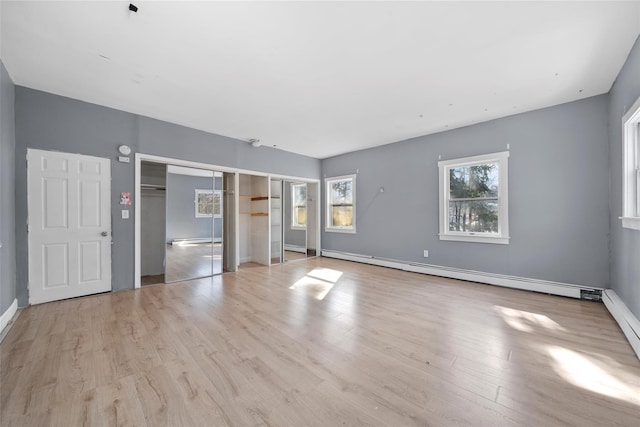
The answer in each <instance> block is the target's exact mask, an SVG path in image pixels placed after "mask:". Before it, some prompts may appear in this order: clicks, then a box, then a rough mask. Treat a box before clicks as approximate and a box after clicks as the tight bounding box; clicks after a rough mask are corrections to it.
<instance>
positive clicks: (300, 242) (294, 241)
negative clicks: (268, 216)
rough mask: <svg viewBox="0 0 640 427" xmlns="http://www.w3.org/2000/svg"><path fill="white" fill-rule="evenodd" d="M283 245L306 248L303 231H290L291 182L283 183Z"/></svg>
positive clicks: (305, 235)
mask: <svg viewBox="0 0 640 427" xmlns="http://www.w3.org/2000/svg"><path fill="white" fill-rule="evenodd" d="M282 200H283V209H284V211H283V212H284V224H283V227H284V244H285V245H293V246H300V247H302V248H306V247H307V232H306V231H305V230H292V229H291V204H292V203H293V200H291V181H285V182H284V198H283V199H282Z"/></svg>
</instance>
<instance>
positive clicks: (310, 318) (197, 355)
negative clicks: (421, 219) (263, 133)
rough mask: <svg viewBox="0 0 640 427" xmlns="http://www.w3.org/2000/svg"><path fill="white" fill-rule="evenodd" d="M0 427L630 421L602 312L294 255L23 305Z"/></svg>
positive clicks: (629, 374) (631, 390)
mask: <svg viewBox="0 0 640 427" xmlns="http://www.w3.org/2000/svg"><path fill="white" fill-rule="evenodd" d="M0 357H1V364H0V387H1V390H0V405H1V409H0V424H1V425H2V426H21V425H28V426H40V425H59V426H81V425H91V426H94V425H95V426H100V425H110V426H111V425H113V426H115V425H135V426H144V425H148V426H154V427H155V426H163V425H168V426H181V425H201V426H225V425H233V426H296V427H298V426H338V425H348V426H354V425H371V426H394V427H395V426H412V425H416V426H465V425H468V426H580V427H585V426H635V427H637V426H638V425H639V424H638V420H639V419H640V418H639V416H640V361H639V360H638V359H637V358H636V357H635V355H634V354H633V352H632V350H631V348H630V346H629V345H628V343H627V342H626V341H625V339H624V337H623V335H622V333H621V332H620V330H619V329H618V327H617V325H616V324H615V322H614V321H613V319H612V318H611V317H610V316H609V314H608V313H607V312H606V309H605V307H604V306H603V305H602V304H598V303H593V302H583V301H577V300H573V299H567V298H561V297H552V296H547V295H541V294H535V293H529V292H524V291H517V290H511V289H504V288H499V287H492V286H487V285H479V284H474V283H468V282H458V281H455V280H448V279H440V278H435V277H430V276H425V275H418V274H413V273H407V272H401V271H396V270H391V269H385V268H381V267H373V266H366V265H362V264H356V263H350V262H344V261H338V260H331V259H327V258H320V257H317V258H310V259H309V260H307V261H299V262H295V263H287V264H284V265H279V266H275V267H271V268H269V267H259V268H250V269H246V270H240V272H238V273H235V274H226V275H223V276H218V277H215V278H208V279H201V280H197V281H192V282H186V283H179V284H172V285H166V286H150V287H146V288H142V289H139V290H135V291H125V292H118V293H113V294H104V295H99V296H94V297H85V298H78V299H74V300H67V301H61V302H55V303H49V304H42V305H38V306H33V307H29V308H27V309H25V310H24V311H23V312H22V314H21V315H20V317H19V318H18V320H17V322H16V323H15V325H14V326H13V328H12V329H11V330H10V331H9V334H8V335H7V337H6V339H5V340H4V342H3V343H2V344H1V345H0Z"/></svg>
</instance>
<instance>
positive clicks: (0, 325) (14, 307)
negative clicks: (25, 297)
mask: <svg viewBox="0 0 640 427" xmlns="http://www.w3.org/2000/svg"><path fill="white" fill-rule="evenodd" d="M16 311H18V300H17V299H14V300H13V303H11V305H10V306H9V308H7V310H6V311H5V312H4V313H2V316H0V333H2V331H4V328H6V327H7V324H9V322H10V321H11V319H13V316H14V315H15V314H16Z"/></svg>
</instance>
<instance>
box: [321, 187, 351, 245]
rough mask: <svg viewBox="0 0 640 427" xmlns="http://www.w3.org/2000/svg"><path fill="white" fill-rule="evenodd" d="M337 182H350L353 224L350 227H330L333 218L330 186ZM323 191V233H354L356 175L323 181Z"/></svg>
mask: <svg viewBox="0 0 640 427" xmlns="http://www.w3.org/2000/svg"><path fill="white" fill-rule="evenodd" d="M337 181H351V193H352V194H351V207H352V212H353V222H352V225H350V226H337V225H331V224H330V221H331V218H332V217H333V216H332V214H331V207H332V206H333V205H332V204H331V203H330V202H331V184H332V183H334V182H337ZM324 189H325V201H324V204H325V227H324V231H326V232H330V233H350V234H355V233H356V174H352V175H341V176H334V177H330V178H325V179H324Z"/></svg>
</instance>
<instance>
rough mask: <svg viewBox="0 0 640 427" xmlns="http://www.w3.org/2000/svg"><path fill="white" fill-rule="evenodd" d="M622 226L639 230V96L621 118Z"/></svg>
mask: <svg viewBox="0 0 640 427" xmlns="http://www.w3.org/2000/svg"><path fill="white" fill-rule="evenodd" d="M620 219H621V220H622V227H624V228H630V229H632V230H640V98H638V99H637V100H636V102H635V103H634V104H633V107H631V108H630V109H629V111H627V114H625V115H624V117H623V118H622V216H621V217H620Z"/></svg>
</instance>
